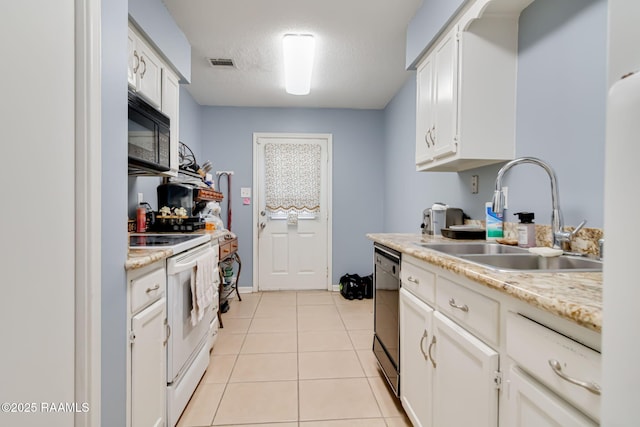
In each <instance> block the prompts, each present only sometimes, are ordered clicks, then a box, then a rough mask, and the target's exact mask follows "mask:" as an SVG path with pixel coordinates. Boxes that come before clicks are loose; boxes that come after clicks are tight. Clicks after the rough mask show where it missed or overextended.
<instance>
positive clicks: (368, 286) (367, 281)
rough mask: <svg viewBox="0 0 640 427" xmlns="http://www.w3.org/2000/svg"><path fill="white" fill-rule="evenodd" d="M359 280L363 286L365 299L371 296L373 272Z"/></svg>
mask: <svg viewBox="0 0 640 427" xmlns="http://www.w3.org/2000/svg"><path fill="white" fill-rule="evenodd" d="M361 280H362V286H363V288H364V297H365V298H367V299H371V298H373V274H370V275H368V276H364V277H363V278H362V279H361Z"/></svg>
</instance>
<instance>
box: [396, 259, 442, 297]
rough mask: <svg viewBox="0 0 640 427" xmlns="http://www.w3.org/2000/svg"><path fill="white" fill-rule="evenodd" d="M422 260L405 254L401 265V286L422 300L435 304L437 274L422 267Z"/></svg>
mask: <svg viewBox="0 0 640 427" xmlns="http://www.w3.org/2000/svg"><path fill="white" fill-rule="evenodd" d="M421 263H422V261H420V260H418V259H416V258H412V257H410V256H404V257H403V258H402V265H401V267H400V281H401V286H402V287H403V288H405V289H406V290H408V291H409V292H411V293H412V294H413V295H415V296H417V297H418V298H420V299H421V300H422V301H424V302H426V303H429V304H432V305H433V304H435V295H436V275H435V274H434V273H432V272H431V271H427V270H425V269H424V268H422V267H420V264H421Z"/></svg>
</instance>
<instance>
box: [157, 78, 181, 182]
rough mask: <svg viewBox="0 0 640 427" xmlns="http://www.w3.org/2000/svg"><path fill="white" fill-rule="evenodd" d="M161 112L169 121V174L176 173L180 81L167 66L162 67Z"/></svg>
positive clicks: (178, 139)
mask: <svg viewBox="0 0 640 427" xmlns="http://www.w3.org/2000/svg"><path fill="white" fill-rule="evenodd" d="M161 110H162V112H163V113H164V114H166V115H167V116H168V117H169V120H170V121H171V123H170V125H171V130H170V135H169V165H170V167H171V170H170V174H171V175H176V174H177V173H178V166H179V164H178V162H179V160H178V142H179V141H180V130H179V125H180V120H179V111H180V83H179V81H178V77H177V76H176V75H175V74H173V73H172V72H171V71H169V70H168V69H167V68H163V69H162V108H161Z"/></svg>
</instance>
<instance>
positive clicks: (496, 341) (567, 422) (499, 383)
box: [400, 254, 602, 427]
mask: <svg viewBox="0 0 640 427" xmlns="http://www.w3.org/2000/svg"><path fill="white" fill-rule="evenodd" d="M400 277H401V281H402V283H401V289H400V400H401V402H402V406H403V408H404V409H405V412H406V413H407V416H408V417H409V419H410V420H411V422H412V424H413V425H414V426H419V427H467V426H474V427H497V426H506V427H546V426H557V427H565V426H596V425H598V422H599V419H600V406H601V395H600V393H601V389H600V385H601V383H602V376H601V371H602V368H601V355H600V353H599V351H598V350H597V349H599V348H600V344H599V343H600V340H601V337H600V335H599V334H598V333H596V332H594V331H589V330H586V329H585V328H582V327H579V326H577V325H576V324H573V323H572V322H570V321H568V320H566V319H562V318H559V317H557V316H554V315H551V314H549V313H546V312H541V311H539V310H537V309H535V308H533V307H531V306H530V305H529V304H527V303H524V302H522V301H520V300H517V299H514V298H513V297H510V296H508V295H505V294H503V293H501V292H499V291H496V290H492V289H486V288H484V287H482V286H481V285H479V284H477V283H475V282H474V281H472V280H470V279H468V278H466V277H463V276H460V275H457V274H454V273H452V272H450V271H447V270H445V269H443V268H440V267H437V266H434V265H431V264H429V263H428V262H426V261H422V260H420V259H417V258H415V257H412V256H410V255H408V254H403V258H402V264H401V269H400Z"/></svg>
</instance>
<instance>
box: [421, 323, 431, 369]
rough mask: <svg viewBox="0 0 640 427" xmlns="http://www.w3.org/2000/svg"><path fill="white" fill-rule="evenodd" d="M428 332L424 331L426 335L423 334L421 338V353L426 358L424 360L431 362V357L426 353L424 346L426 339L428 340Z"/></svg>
mask: <svg viewBox="0 0 640 427" xmlns="http://www.w3.org/2000/svg"><path fill="white" fill-rule="evenodd" d="M427 335H428V334H427V330H426V329H425V330H424V334H422V338H420V352H422V355H423V356H424V360H427V361H428V360H429V356H427V353H425V352H424V345H423V344H422V343H423V342H424V340H425V339H427Z"/></svg>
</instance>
